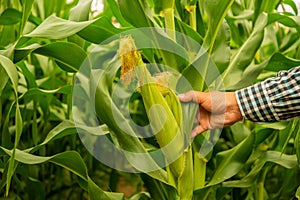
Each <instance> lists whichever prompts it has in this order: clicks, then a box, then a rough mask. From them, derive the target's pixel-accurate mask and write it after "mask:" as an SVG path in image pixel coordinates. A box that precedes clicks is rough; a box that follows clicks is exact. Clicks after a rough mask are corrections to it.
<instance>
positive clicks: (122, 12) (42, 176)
mask: <svg viewBox="0 0 300 200" xmlns="http://www.w3.org/2000/svg"><path fill="white" fill-rule="evenodd" d="M170 2H171V3H170ZM91 3H92V2H91V1H90V0H82V1H73V2H72V3H68V4H67V3H66V2H65V1H61V0H51V1H50V0H36V1H34V0H12V1H1V2H0V13H1V14H0V66H1V67H0V105H1V106H0V131H1V138H0V149H1V150H0V156H1V159H0V169H1V181H0V189H1V190H0V193H1V196H2V197H3V198H11V199H58V198H59V199H61V198H65V199H88V198H90V199H123V198H130V199H151V198H152V199H179V198H180V197H179V196H178V190H177V189H178V188H175V187H173V186H172V185H171V184H169V183H168V182H167V181H165V180H164V179H163V178H159V177H157V176H155V175H153V174H147V173H144V174H125V173H122V172H118V171H116V170H114V169H110V168H108V167H106V166H104V165H103V164H101V163H99V162H98V161H97V160H96V159H94V158H93V157H92V156H91V155H90V154H89V153H88V152H87V150H86V149H85V147H84V146H83V145H82V143H81V141H80V139H79V137H78V135H77V131H76V127H75V125H74V123H73V121H72V114H71V112H72V88H73V87H72V86H73V84H74V74H75V72H77V71H78V69H79V67H80V66H81V64H82V62H83V61H84V59H85V58H86V57H87V55H88V54H89V52H90V51H89V48H90V47H92V46H93V45H95V44H99V43H101V42H102V41H104V40H105V39H107V38H109V37H111V36H113V35H115V34H118V33H122V32H123V31H126V30H130V29H134V28H139V27H153V26H154V27H161V28H164V27H166V28H170V29H173V30H177V31H179V32H181V33H184V34H186V35H188V36H190V37H191V38H193V39H195V40H196V41H198V42H199V44H200V45H202V46H203V47H204V48H206V50H207V52H208V54H209V55H210V56H211V58H212V59H213V61H214V62H215V63H216V65H217V67H218V70H219V71H220V72H221V73H222V78H223V80H224V84H225V88H226V89H228V90H236V89H239V88H242V87H246V86H249V85H251V84H253V83H255V82H258V81H261V80H264V79H266V78H268V77H271V76H274V75H276V73H277V72H278V71H280V70H286V69H290V68H292V67H295V66H299V64H300V48H299V46H300V45H299V44H300V37H299V35H300V18H299V16H297V14H298V10H297V7H296V5H295V4H294V3H293V1H290V0H276V1H269V0H214V1H212V0H175V1H155V0H134V1H132V0H118V1H114V0H106V1H105V2H104V3H105V9H104V12H103V13H101V14H100V15H98V16H94V15H92V13H91ZM279 5H281V6H283V7H286V6H290V7H291V8H293V10H294V12H293V13H290V12H283V13H278V11H277V8H278V6H279ZM170 8H171V9H172V10H174V13H173V14H172V13H167V10H168V9H170ZM172 20H174V22H172ZM112 21H114V22H115V21H117V22H118V23H119V24H120V28H116V27H115V26H114V25H113V23H112ZM164 37H166V39H174V38H173V36H172V35H171V34H170V35H168V36H164ZM171 41H172V40H171ZM173 43H174V44H173V45H179V44H176V42H175V41H173ZM185 50H186V49H185ZM186 53H187V54H188V53H189V52H188V50H186ZM155 54H156V56H152V57H151V56H150V57H149V56H148V55H146V54H143V56H144V58H145V60H147V61H148V62H153V61H155V62H157V63H159V62H161V63H163V64H166V65H168V66H172V67H173V68H174V69H175V70H177V71H179V72H180V73H182V74H183V75H184V76H185V77H186V78H187V79H188V80H189V81H190V82H191V84H192V85H193V87H194V88H195V89H197V90H201V91H204V90H206V89H207V87H209V86H210V87H213V88H216V89H218V88H219V86H218V84H216V83H215V82H214V81H213V80H214V79H215V78H216V77H214V74H213V73H211V72H210V70H209V69H210V68H209V64H207V65H204V66H201V70H203V72H204V73H205V74H206V77H204V78H205V79H208V80H210V83H211V85H205V84H204V78H203V77H201V76H198V75H195V73H194V71H193V70H194V69H193V65H196V64H197V62H198V60H197V59H196V60H194V61H193V62H194V63H185V62H182V60H180V59H179V58H178V56H176V55H173V54H171V53H164V52H155ZM99 87H103V88H105V87H108V86H107V85H101V86H99ZM144 120H145V119H144ZM103 126H105V127H108V129H105V130H108V131H107V132H105V133H103V134H106V135H110V136H112V134H111V132H110V130H111V127H110V124H103ZM299 126H300V122H299V120H292V121H288V122H278V123H272V124H255V123H252V122H249V121H244V122H240V123H237V124H235V125H233V126H231V127H228V128H226V129H223V130H222V134H221V138H220V139H219V140H218V142H217V144H216V146H215V147H214V148H213V151H212V152H211V153H210V154H209V156H207V157H206V158H205V159H199V157H198V156H197V154H196V153H194V154H193V166H194V170H193V180H192V182H191V183H187V184H189V185H192V186H193V187H192V188H191V189H192V193H193V198H194V199H293V198H299V197H300V189H299V188H300V187H299V185H300V170H299V166H300V134H299V131H300V127H299ZM217 132H218V130H216V131H209V132H206V133H204V134H202V135H200V136H198V137H197V138H196V139H195V140H194V142H193V146H192V147H193V148H195V151H194V152H197V147H198V146H199V145H201V144H202V143H203V141H205V139H208V138H209V137H211V136H212V135H214V134H216V133H217ZM122 137H124V138H126V137H127V136H126V135H122ZM137 142H138V143H139V144H141V146H143V145H145V144H144V143H142V142H141V141H139V140H138V141H137ZM127 145H128V148H130V147H132V145H130V144H127ZM132 148H133V147H132ZM162 170H164V169H162ZM164 171H165V170H164ZM120 176H122V177H126V179H127V180H128V181H129V182H131V183H132V184H133V185H134V187H135V189H136V192H135V194H133V195H132V196H130V197H124V194H121V193H115V191H116V185H117V183H118V178H119V177H120ZM142 188H145V190H146V191H144V189H142ZM104 191H105V192H104Z"/></svg>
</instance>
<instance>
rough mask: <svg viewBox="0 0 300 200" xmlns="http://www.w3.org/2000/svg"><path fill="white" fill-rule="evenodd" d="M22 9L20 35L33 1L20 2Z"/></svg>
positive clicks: (23, 0) (24, 0)
mask: <svg viewBox="0 0 300 200" xmlns="http://www.w3.org/2000/svg"><path fill="white" fill-rule="evenodd" d="M21 2H22V4H23V5H22V7H23V12H22V20H21V24H20V34H22V32H23V30H24V27H25V25H26V22H27V20H28V18H29V16H30V14H31V8H32V5H33V2H34V0H22V1H21Z"/></svg>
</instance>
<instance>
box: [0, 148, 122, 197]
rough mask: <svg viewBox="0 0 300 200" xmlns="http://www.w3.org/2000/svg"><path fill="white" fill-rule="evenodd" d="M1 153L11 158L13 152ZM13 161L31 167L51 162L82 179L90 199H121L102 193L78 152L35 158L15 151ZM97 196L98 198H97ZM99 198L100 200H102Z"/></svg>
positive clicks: (117, 195) (17, 150)
mask: <svg viewBox="0 0 300 200" xmlns="http://www.w3.org/2000/svg"><path fill="white" fill-rule="evenodd" d="M0 148H1V149H2V151H3V152H5V153H6V154H7V155H10V156H12V154H13V151H11V150H8V149H5V148H3V147H1V146H0ZM15 160H16V161H18V162H21V163H24V164H28V165H33V164H41V163H45V162H52V163H54V164H56V165H59V166H62V167H63V168H65V169H67V170H69V171H71V172H73V173H74V174H76V175H77V176H79V177H80V178H82V179H83V180H84V181H85V182H87V183H88V191H89V192H91V199H99V198H98V197H99V196H101V197H102V198H103V199H108V200H112V199H114V198H115V197H118V199H121V197H123V196H122V194H111V193H105V192H104V191H102V190H101V189H100V188H99V187H98V186H97V185H96V184H95V183H94V182H93V181H92V180H91V179H90V178H89V176H88V174H87V168H86V166H85V164H84V162H83V160H82V158H81V157H80V155H79V153H78V152H75V151H66V152H63V153H59V154H56V155H54V156H48V157H42V156H36V155H32V154H29V153H26V152H24V151H21V150H19V149H16V150H15ZM97 196H98V197H97ZM102 198H101V199H102Z"/></svg>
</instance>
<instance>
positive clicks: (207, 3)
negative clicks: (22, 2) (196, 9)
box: [200, 0, 234, 51]
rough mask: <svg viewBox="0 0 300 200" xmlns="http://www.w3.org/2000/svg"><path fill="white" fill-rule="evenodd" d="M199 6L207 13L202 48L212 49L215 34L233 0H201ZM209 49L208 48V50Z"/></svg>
mask: <svg viewBox="0 0 300 200" xmlns="http://www.w3.org/2000/svg"><path fill="white" fill-rule="evenodd" d="M200 2H201V6H203V9H204V11H205V13H206V15H207V18H208V19H207V20H208V30H207V33H206V35H205V38H204V44H203V45H204V48H207V49H212V48H213V46H214V43H215V39H216V36H217V34H218V32H219V29H220V27H221V25H222V23H223V20H224V18H225V16H226V15H227V11H228V10H229V8H230V7H231V5H232V3H233V2H234V1H233V0H225V1H224V0H222V1H221V0H215V1H211V0H202V1H200ZM209 51H210V50H209Z"/></svg>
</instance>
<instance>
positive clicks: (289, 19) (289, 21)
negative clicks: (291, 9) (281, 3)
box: [268, 13, 300, 33]
mask: <svg viewBox="0 0 300 200" xmlns="http://www.w3.org/2000/svg"><path fill="white" fill-rule="evenodd" d="M274 22H278V23H281V24H283V25H285V26H287V27H292V28H296V29H297V31H298V33H299V32H300V18H299V16H288V15H282V14H279V13H271V14H269V15H268V24H272V23H274Z"/></svg>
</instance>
